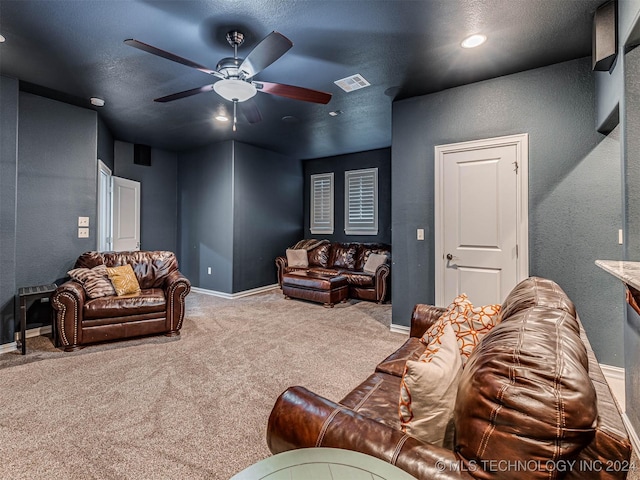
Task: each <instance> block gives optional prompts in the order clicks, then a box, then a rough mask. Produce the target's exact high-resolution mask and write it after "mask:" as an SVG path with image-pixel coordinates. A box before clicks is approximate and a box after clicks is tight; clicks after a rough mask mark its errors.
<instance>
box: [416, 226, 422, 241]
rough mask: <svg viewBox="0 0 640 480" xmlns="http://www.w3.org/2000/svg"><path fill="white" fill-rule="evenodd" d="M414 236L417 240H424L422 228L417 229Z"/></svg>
mask: <svg viewBox="0 0 640 480" xmlns="http://www.w3.org/2000/svg"><path fill="white" fill-rule="evenodd" d="M416 236H417V238H418V240H424V228H419V229H418V230H417V231H416Z"/></svg>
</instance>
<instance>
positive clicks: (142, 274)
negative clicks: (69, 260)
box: [74, 250, 178, 290]
mask: <svg viewBox="0 0 640 480" xmlns="http://www.w3.org/2000/svg"><path fill="white" fill-rule="evenodd" d="M102 264H104V265H106V266H107V267H120V266H122V265H127V264H129V265H131V266H132V267H133V271H134V272H135V274H136V277H137V279H138V283H139V284H140V288H141V289H143V290H144V289H147V288H159V287H162V285H163V283H164V281H165V279H166V278H167V276H168V275H169V274H171V273H172V272H174V271H177V270H178V260H177V259H176V256H175V254H174V253H173V252H169V251H162V250H158V251H144V250H141V251H131V252H86V253H83V254H82V255H80V257H78V260H76V264H75V267H74V268H81V267H84V268H93V267H95V266H96V265H102Z"/></svg>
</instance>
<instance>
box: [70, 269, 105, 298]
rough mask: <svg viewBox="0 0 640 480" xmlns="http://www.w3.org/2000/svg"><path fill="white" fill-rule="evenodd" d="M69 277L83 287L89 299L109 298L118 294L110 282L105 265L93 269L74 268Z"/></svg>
mask: <svg viewBox="0 0 640 480" xmlns="http://www.w3.org/2000/svg"><path fill="white" fill-rule="evenodd" d="M67 275H69V276H70V277H71V278H72V279H73V280H75V281H76V282H78V283H80V284H81V285H82V288H84V291H85V292H86V294H87V296H88V297H89V298H100V297H107V296H109V295H115V294H116V291H115V290H114V289H113V285H112V284H111V281H110V280H109V277H108V274H107V267H105V266H104V265H98V266H96V267H93V268H91V269H89V268H74V269H73V270H69V271H68V272H67Z"/></svg>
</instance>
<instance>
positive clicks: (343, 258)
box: [329, 243, 358, 270]
mask: <svg viewBox="0 0 640 480" xmlns="http://www.w3.org/2000/svg"><path fill="white" fill-rule="evenodd" d="M357 253H358V244H355V243H334V244H333V245H332V248H331V257H330V258H329V266H330V267H333V268H346V269H348V270H355V268H356V255H357Z"/></svg>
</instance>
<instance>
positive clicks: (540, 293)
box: [498, 277, 578, 332]
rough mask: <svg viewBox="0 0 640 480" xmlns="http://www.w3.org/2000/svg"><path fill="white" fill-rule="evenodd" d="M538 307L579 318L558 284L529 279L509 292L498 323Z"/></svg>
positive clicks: (546, 280) (543, 279) (540, 279)
mask: <svg viewBox="0 0 640 480" xmlns="http://www.w3.org/2000/svg"><path fill="white" fill-rule="evenodd" d="M537 306H545V307H551V308H557V309H560V310H563V311H565V312H567V313H569V314H570V315H571V316H573V317H576V316H577V315H576V307H575V306H574V305H573V302H572V301H571V299H570V298H569V297H568V296H567V294H566V293H564V291H563V290H562V288H560V286H559V285H558V284H557V283H556V282H554V281H553V280H548V279H546V278H540V277H529V278H527V279H526V280H523V281H522V282H520V283H519V284H518V285H516V286H515V287H514V288H513V290H511V292H509V295H507V298H505V300H504V302H503V303H502V309H501V310H500V316H499V317H498V322H501V321H502V319H505V318H509V317H511V316H512V315H514V314H515V313H518V312H519V311H521V310H525V309H527V308H531V307H537ZM576 325H577V324H576ZM577 331H578V330H576V332H577Z"/></svg>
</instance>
